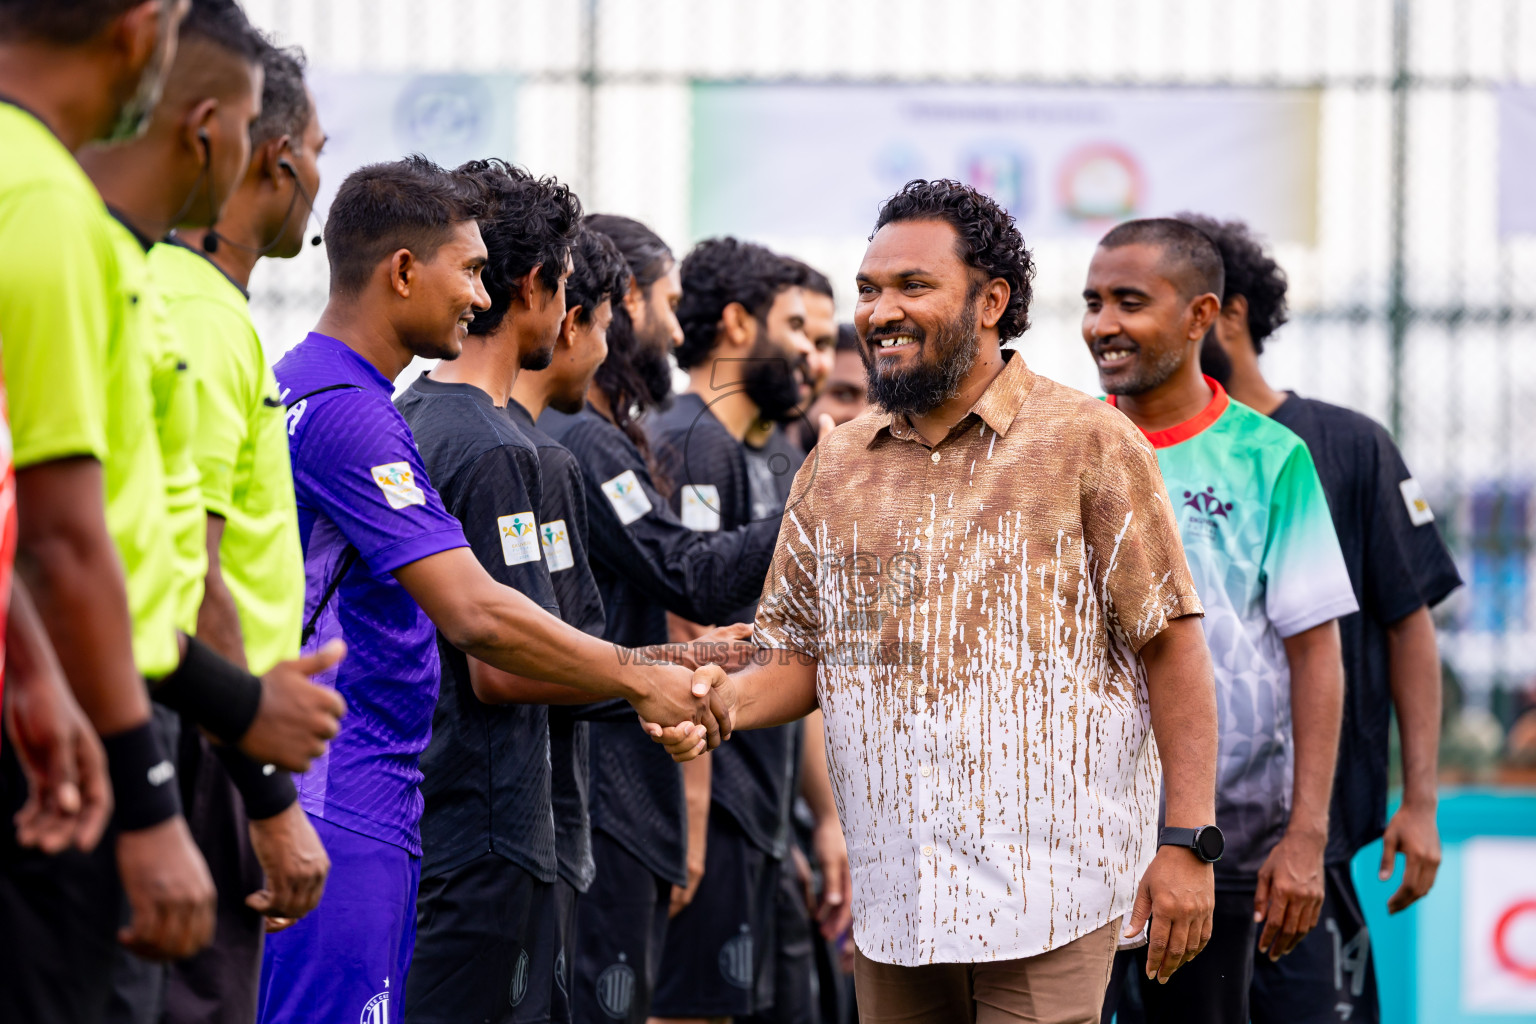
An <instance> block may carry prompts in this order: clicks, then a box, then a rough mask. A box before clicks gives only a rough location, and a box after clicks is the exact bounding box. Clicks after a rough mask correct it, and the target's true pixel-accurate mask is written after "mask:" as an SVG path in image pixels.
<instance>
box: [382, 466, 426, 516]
mask: <svg viewBox="0 0 1536 1024" xmlns="http://www.w3.org/2000/svg"><path fill="white" fill-rule="evenodd" d="M369 472H370V473H372V474H373V482H374V483H376V484H378V485H379V490H381V491H383V492H384V500H385V501H387V502H389V507H390V508H405V507H406V506H408V505H425V504H426V503H427V494H426V492H425V491H423V490H422V489H421V488H420V487H417V486H416V474H415V472H414V471H413V470H412V469H411V464H410V463H409V462H386V463H385V464H384V465H382V466H374V467H373V468H372V469H371V470H369Z"/></svg>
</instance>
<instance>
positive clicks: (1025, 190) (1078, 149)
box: [692, 82, 1319, 242]
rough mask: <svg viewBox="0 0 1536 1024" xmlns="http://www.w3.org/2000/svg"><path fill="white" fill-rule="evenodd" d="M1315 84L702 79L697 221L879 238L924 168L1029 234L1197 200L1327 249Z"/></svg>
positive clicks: (1077, 229)
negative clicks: (904, 189) (989, 201)
mask: <svg viewBox="0 0 1536 1024" xmlns="http://www.w3.org/2000/svg"><path fill="white" fill-rule="evenodd" d="M1318 117H1319V96H1318V93H1317V92H1316V91H1314V90H1304V89H1264V90H1260V89H1250V90H1245V89H1205V88H1189V89H1114V88H1032V87H1030V88H1026V87H1015V86H900V85H895V86H866V85H841V84H835V83H830V84H813V85H803V84H774V83H767V84H730V83H711V82H699V83H695V85H694V89H693V198H692V203H693V206H692V214H693V225H692V226H693V232H694V234H695V235H696V236H707V235H714V234H722V233H734V234H742V235H749V236H769V237H781V238H782V237H838V236H843V237H846V236H848V235H850V234H852V235H856V236H857V237H861V238H862V237H864V236H866V235H868V234H869V229H870V227H871V226H872V225H873V223H874V219H875V212H876V209H877V208H878V206H879V204H880V202H881V200H883V199H885V198H886V197H887V196H889V195H891V194H892V193H893V192H895V191H896V190H897V189H899V188H900V187H901V186H902V185H903V184H904V183H906V182H907V181H908V180H910V179H912V178H956V179H959V180H961V181H965V182H968V183H969V184H971V185H974V186H976V187H977V188H980V189H982V190H983V191H985V192H987V193H989V194H990V195H991V196H992V197H993V198H995V199H997V200H998V201H999V202H1001V203H1002V204H1003V205H1004V206H1006V207H1007V208H1008V209H1009V211H1010V212H1012V213H1013V215H1014V217H1015V218H1017V220H1018V222H1019V225H1020V228H1021V229H1022V230H1023V232H1024V236H1025V237H1026V238H1028V239H1034V238H1044V237H1081V236H1097V235H1098V234H1102V233H1103V231H1104V230H1105V229H1106V227H1107V226H1108V225H1110V224H1113V223H1115V222H1117V221H1121V220H1125V219H1127V218H1131V217H1142V216H1157V215H1160V214H1169V213H1175V212H1177V211H1180V210H1193V211H1197V212H1201V213H1207V214H1211V215H1214V216H1219V217H1224V218H1225V217H1240V218H1242V219H1244V220H1246V221H1248V222H1249V223H1250V224H1251V225H1252V226H1253V227H1254V228H1255V229H1256V230H1258V231H1259V232H1261V233H1263V234H1265V235H1268V236H1269V237H1271V238H1280V239H1288V240H1295V241H1301V242H1311V241H1312V240H1313V239H1314V237H1315V222H1316V216H1317V152H1318Z"/></svg>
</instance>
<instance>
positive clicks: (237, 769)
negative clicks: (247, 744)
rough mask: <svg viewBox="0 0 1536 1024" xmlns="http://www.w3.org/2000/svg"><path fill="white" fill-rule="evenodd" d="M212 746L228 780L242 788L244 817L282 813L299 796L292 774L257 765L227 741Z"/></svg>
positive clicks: (253, 817) (271, 815) (267, 765)
mask: <svg viewBox="0 0 1536 1024" xmlns="http://www.w3.org/2000/svg"><path fill="white" fill-rule="evenodd" d="M210 746H212V747H213V752H214V754H215V756H217V757H218V759H219V762H220V763H221V764H223V765H224V771H225V772H226V773H227V774H228V775H229V781H231V782H233V783H234V784H235V788H236V789H237V790H239V791H240V798H241V799H242V800H244V801H245V816H246V817H247V818H250V819H251V820H252V821H261V820H262V819H263V818H270V817H273V816H274V815H278V814H281V813H283V812H284V811H286V810H287V809H288V808H290V807H292V806H293V802H294V801H295V800H297V799H298V798H299V791H298V790H297V789H295V788H294V787H293V776H291V775H289V774H288V773H287V772H285V771H283V770H282V769H281V768H277V767H274V766H272V765H270V764H257V763H256V762H255V761H253V760H251V759H250V758H249V757H246V756H245V755H244V754H242V753H240V751H238V750H236V749H235V748H234V747H231V746H229V745H227V744H222V743H219V744H210Z"/></svg>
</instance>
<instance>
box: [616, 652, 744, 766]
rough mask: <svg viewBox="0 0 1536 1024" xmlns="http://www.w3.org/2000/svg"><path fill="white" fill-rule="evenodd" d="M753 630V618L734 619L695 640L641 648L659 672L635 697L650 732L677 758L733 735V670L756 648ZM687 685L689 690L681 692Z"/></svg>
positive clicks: (644, 726) (684, 758)
mask: <svg viewBox="0 0 1536 1024" xmlns="http://www.w3.org/2000/svg"><path fill="white" fill-rule="evenodd" d="M751 635H752V627H751V626H750V625H749V624H747V623H735V624H733V625H729V626H721V627H718V628H716V629H712V630H710V631H709V632H708V633H705V634H704V635H703V636H701V637H699V638H698V639H697V640H695V641H693V642H692V643H687V644H664V645H657V646H653V647H647V648H642V649H641V651H640V652H639V653H640V654H641V655H642V656H643V657H644V659H645V660H647V661H650V662H651V663H652V665H653V671H655V672H656V678H653V679H649V680H647V681H646V685H645V688H644V689H645V696H644V697H642V698H632V699H631V700H630V703H631V704H632V705H633V706H634V708H635V710H636V711H637V712H639V715H640V727H641V728H642V729H644V730H645V732H646V735H648V736H650V737H651V739H653V740H655V741H656V742H657V743H660V744H661V745H662V746H664V747H666V749H667V753H669V754H671V755H672V758H673V760H675V761H692V760H693V759H694V758H696V757H698V756H699V755H700V754H703V753H704V752H705V751H708V750H714V749H715V748H716V747H718V746H719V745H720V744H721V742H722V741H724V740H728V739H730V738H731V729H732V727H733V725H734V724H735V719H736V703H737V691H736V684H735V682H734V681H733V680H732V678H731V676H730V672H731V671H734V670H735V669H738V668H740V667H742V666H743V665H745V664H746V663H747V662H748V660H749V659H750V658H751V656H752V654H753V652H754V651H755V650H756V648H755V647H753V646H752V644H751V643H748V642H747V641H748V638H749V637H751ZM679 668H683V669H690V670H692V674H691V675H686V674H684V673H683V672H680V671H679ZM682 687H686V690H685V691H682V692H680V690H682Z"/></svg>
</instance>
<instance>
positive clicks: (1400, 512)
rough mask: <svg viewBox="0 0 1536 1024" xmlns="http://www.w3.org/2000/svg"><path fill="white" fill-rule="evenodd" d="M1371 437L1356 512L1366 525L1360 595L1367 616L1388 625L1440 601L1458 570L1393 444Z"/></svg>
mask: <svg viewBox="0 0 1536 1024" xmlns="http://www.w3.org/2000/svg"><path fill="white" fill-rule="evenodd" d="M1373 426H1375V425H1374V424H1373ZM1371 440H1372V449H1373V452H1372V454H1374V456H1375V457H1374V459H1372V460H1371V465H1370V467H1369V471H1370V473H1371V478H1370V484H1369V487H1370V494H1371V506H1370V507H1369V508H1366V509H1363V510H1362V513H1363V514H1362V516H1361V521H1362V522H1363V523H1364V525H1365V529H1366V542H1365V579H1364V590H1365V594H1364V597H1365V604H1366V610H1367V611H1368V612H1369V613H1370V614H1371V616H1372V617H1373V618H1375V619H1376V620H1377V621H1378V622H1382V623H1386V624H1391V623H1393V622H1397V621H1398V620H1399V619H1401V618H1403V617H1404V616H1405V615H1407V614H1409V613H1410V612H1414V611H1417V610H1418V609H1419V608H1421V607H1423V606H1424V605H1429V606H1431V607H1433V606H1434V605H1436V604H1439V603H1440V602H1441V601H1443V600H1445V598H1446V597H1447V595H1449V594H1450V592H1451V591H1453V590H1455V589H1456V588H1457V587H1459V586H1461V574H1460V573H1459V572H1457V570H1456V563H1455V561H1454V560H1452V558H1451V553H1450V551H1449V550H1447V549H1446V546H1445V541H1444V540H1443V539H1442V538H1441V536H1440V531H1439V530H1438V529H1436V527H1435V520H1434V513H1433V512H1431V511H1430V509H1429V505H1428V503H1427V502H1425V500H1424V497H1423V494H1422V493H1421V491H1420V489H1419V486H1418V482H1417V481H1415V480H1414V479H1413V476H1412V474H1410V473H1409V472H1408V466H1407V464H1406V463H1404V462H1403V456H1402V453H1401V452H1399V451H1398V449H1397V445H1395V444H1393V443H1392V438H1391V437H1390V436H1388V434H1387V432H1386V431H1385V430H1382V429H1381V428H1380V427H1375V429H1374V430H1373V431H1372V439H1371Z"/></svg>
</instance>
